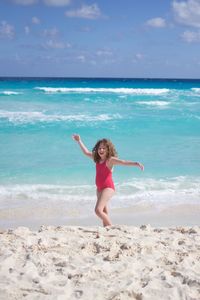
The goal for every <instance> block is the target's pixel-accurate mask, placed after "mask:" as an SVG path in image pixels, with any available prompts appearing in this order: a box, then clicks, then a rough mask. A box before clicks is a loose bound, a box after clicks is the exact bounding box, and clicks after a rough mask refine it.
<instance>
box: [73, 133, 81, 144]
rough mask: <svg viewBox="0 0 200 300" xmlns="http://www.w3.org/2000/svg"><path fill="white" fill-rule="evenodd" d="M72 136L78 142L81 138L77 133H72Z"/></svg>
mask: <svg viewBox="0 0 200 300" xmlns="http://www.w3.org/2000/svg"><path fill="white" fill-rule="evenodd" d="M72 138H73V139H74V140H75V141H77V142H80V139H81V137H80V135H78V134H73V135H72Z"/></svg>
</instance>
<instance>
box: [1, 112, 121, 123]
mask: <svg viewBox="0 0 200 300" xmlns="http://www.w3.org/2000/svg"><path fill="white" fill-rule="evenodd" d="M120 118H121V116H120V114H113V115H112V114H99V115H94V116H93V115H86V114H77V115H59V114H55V115H54V114H45V113H44V112H38V111H30V112H28V111H3V110H1V111H0V119H6V120H7V121H9V122H11V123H14V124H26V123H35V122H46V123H47V122H76V121H77V122H78V121H83V122H102V121H109V120H113V119H120Z"/></svg>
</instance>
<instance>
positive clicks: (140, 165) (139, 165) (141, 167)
mask: <svg viewBox="0 0 200 300" xmlns="http://www.w3.org/2000/svg"><path fill="white" fill-rule="evenodd" d="M137 165H138V167H139V168H140V169H141V170H142V171H144V166H143V165H142V164H140V163H137Z"/></svg>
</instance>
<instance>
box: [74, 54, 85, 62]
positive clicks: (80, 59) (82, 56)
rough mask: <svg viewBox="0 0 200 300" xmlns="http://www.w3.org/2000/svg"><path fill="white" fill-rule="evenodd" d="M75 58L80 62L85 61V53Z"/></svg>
mask: <svg viewBox="0 0 200 300" xmlns="http://www.w3.org/2000/svg"><path fill="white" fill-rule="evenodd" d="M76 59H77V60H78V61H80V62H82V63H84V62H85V61H86V58H85V55H79V56H77V57H76Z"/></svg>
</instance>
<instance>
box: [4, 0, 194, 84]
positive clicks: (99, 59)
mask: <svg viewBox="0 0 200 300" xmlns="http://www.w3.org/2000/svg"><path fill="white" fill-rule="evenodd" d="M0 76H37V77H38V76H61V77H74V76H75V77H134V78H135V77H151V78H160V77H161V78H200V0H182V1H179V0H164V1H161V0H140V1H138V0H123V1H122V0H96V1H95V0H94V1H93V0H1V2H0Z"/></svg>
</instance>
